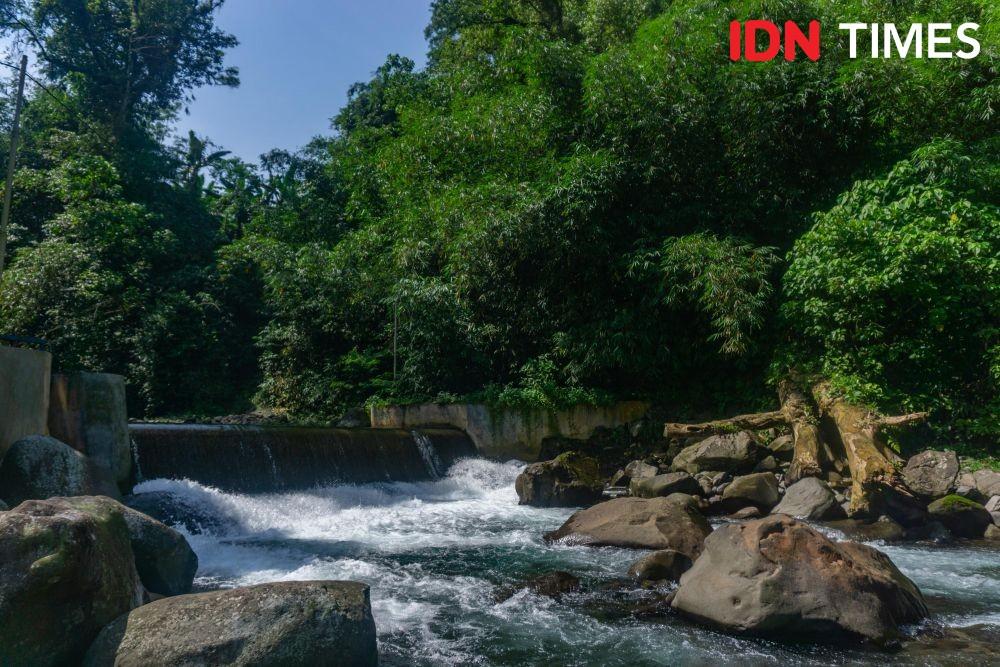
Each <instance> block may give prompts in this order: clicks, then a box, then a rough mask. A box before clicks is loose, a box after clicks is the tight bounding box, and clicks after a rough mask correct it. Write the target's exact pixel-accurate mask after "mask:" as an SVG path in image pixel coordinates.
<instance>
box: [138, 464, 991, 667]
mask: <svg viewBox="0 0 1000 667" xmlns="http://www.w3.org/2000/svg"><path fill="white" fill-rule="evenodd" d="M522 467H523V464H521V463H518V462H510V463H492V462H488V461H484V460H479V459H470V460H464V461H460V462H459V463H457V464H455V465H454V466H453V467H452V468H451V470H449V471H448V473H447V475H446V476H444V477H442V478H441V479H438V480H436V481H433V482H420V483H385V484H368V485H361V486H353V485H342V486H331V487H324V488H317V489H313V490H311V491H303V492H289V493H280V494H263V495H237V494H230V493H223V492H221V491H218V490H216V489H212V488H209V487H205V486H202V485H200V484H197V483H194V482H189V481H176V480H154V481H147V482H144V483H142V484H140V485H139V486H138V487H137V488H136V489H135V491H136V493H141V492H151V491H165V492H169V493H171V494H172V495H173V496H174V497H175V499H176V502H177V504H178V505H182V506H188V507H192V508H196V509H197V510H198V511H199V513H201V514H204V515H207V516H210V517H212V519H213V521H212V523H211V524H210V525H208V526H206V529H205V530H204V531H203V532H200V533H197V534H191V533H187V532H186V531H185V532H186V534H187V537H188V539H189V540H190V542H191V544H192V546H193V547H194V549H195V550H196V551H197V553H198V556H199V561H200V568H199V573H198V582H197V583H198V584H199V585H201V586H203V587H218V586H224V587H225V586H240V585H249V584H255V583H262V582H268V581H291V580H310V579H350V580H357V581H364V582H366V583H368V584H370V585H371V587H372V607H373V613H374V615H375V620H376V624H377V626H378V631H379V645H380V652H381V654H382V662H383V664H385V665H413V664H416V665H445V664H454V665H477V664H481V665H591V664H594V665H668V664H713V665H727V664H741V665H747V664H750V665H756V664H787V663H795V664H816V665H821V664H830V663H831V662H836V663H841V662H852V663H869V664H875V663H880V664H907V663H910V662H913V661H912V660H908V659H907V658H906V657H905V656H897V657H892V656H884V655H880V656H871V655H870V654H864V653H860V652H844V651H833V649H830V648H826V647H809V646H799V647H787V646H782V645H778V644H775V643H771V642H764V641H756V640H747V639H741V638H735V637H730V636H726V635H722V634H718V633H714V632H711V631H708V630H705V629H703V628H697V627H694V626H692V625H690V624H687V623H685V622H683V621H681V620H679V619H677V618H665V619H662V620H640V619H636V618H633V617H631V616H629V615H628V614H627V613H617V614H616V613H606V612H594V611H593V608H591V607H588V604H587V602H588V598H587V596H588V595H591V596H593V595H594V593H582V594H580V596H579V599H576V600H575V601H571V602H565V601H564V602H562V603H557V602H554V601H552V600H549V599H546V598H540V597H538V596H535V595H533V594H530V593H527V592H521V593H518V594H516V595H514V596H513V597H512V598H510V599H508V600H506V601H504V602H497V600H496V598H495V594H496V590H497V588H498V587H502V586H508V585H510V584H513V583H516V582H519V581H523V580H524V579H526V578H530V577H531V576H534V575H538V574H542V573H545V572H551V571H553V570H567V571H570V572H573V573H575V574H577V575H578V576H581V577H582V578H583V579H584V581H585V583H586V584H587V585H586V587H585V588H586V589H587V590H588V591H594V590H598V589H600V588H601V585H602V584H603V583H605V582H610V581H612V580H615V579H619V578H621V577H623V576H624V574H625V572H626V571H627V569H628V567H629V565H630V564H631V563H632V562H633V561H634V560H636V559H637V558H638V557H639V556H640V555H641V554H640V553H636V552H634V551H625V550H620V549H591V548H587V547H580V546H570V545H557V546H548V545H546V544H545V543H544V542H543V540H542V535H543V534H544V533H545V532H547V531H549V530H552V529H554V528H556V527H558V526H559V525H560V524H561V523H562V522H563V521H565V519H566V518H567V517H568V516H569V515H570V514H571V511H570V510H563V509H549V510H542V509H536V508H528V507H521V506H519V505H518V504H517V495H516V493H515V491H514V479H515V478H516V476H517V474H518V473H519V472H520V470H521V469H522ZM178 528H179V529H180V530H184V529H183V527H180V526H178ZM877 546H879V548H881V549H883V550H884V551H886V552H887V553H888V554H889V555H890V556H891V557H892V559H893V560H894V561H895V562H896V563H897V565H898V566H899V567H900V569H902V570H903V572H904V573H906V574H907V575H908V576H910V577H911V578H913V579H914V581H915V582H916V583H917V584H918V585H919V586H920V587H921V589H922V590H924V592H925V594H926V595H927V596H928V599H929V602H930V603H931V606H932V609H933V610H934V611H935V614H936V616H937V620H939V621H942V622H945V623H947V624H950V625H952V626H954V627H957V628H968V627H973V626H977V627H981V626H984V625H985V626H987V627H992V628H993V629H994V630H998V629H1000V563H998V560H1000V559H998V558H997V553H998V552H997V551H996V550H988V549H985V548H982V549H976V548H972V549H964V548H963V549H943V548H937V547H929V546H885V545H877ZM636 594H637V595H643V594H644V593H642V592H641V591H637V592H636ZM998 631H1000V630H998ZM928 664H935V663H934V662H933V661H931V662H930V663H928Z"/></svg>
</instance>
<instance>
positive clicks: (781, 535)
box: [672, 515, 927, 645]
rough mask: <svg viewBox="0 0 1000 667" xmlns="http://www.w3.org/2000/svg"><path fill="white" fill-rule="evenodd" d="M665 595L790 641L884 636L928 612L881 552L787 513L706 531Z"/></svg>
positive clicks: (714, 619)
mask: <svg viewBox="0 0 1000 667" xmlns="http://www.w3.org/2000/svg"><path fill="white" fill-rule="evenodd" d="M672 604H673V607H674V609H676V610H677V611H679V612H681V613H683V614H685V615H686V616H689V617H691V618H693V619H695V620H698V621H701V622H704V623H707V624H710V625H712V626H715V627H718V628H722V629H725V630H729V631H733V632H738V633H748V634H753V635H762V636H768V637H774V638H778V639H784V640H789V641H799V640H818V641H827V642H835V641H840V640H843V639H855V640H866V641H869V642H872V643H874V644H877V645H883V644H887V643H889V642H892V641H895V640H896V639H898V638H899V636H900V626H901V625H903V624H907V623H913V622H916V621H919V620H920V619H922V618H924V617H926V616H927V606H926V605H925V604H924V599H923V596H922V595H921V594H920V591H919V590H918V589H917V587H916V586H915V585H914V584H913V582H911V581H910V580H909V579H907V578H906V577H905V576H903V574H902V573H900V571H899V570H898V569H897V568H896V566H895V565H894V564H893V563H892V561H891V560H889V557H888V556H886V555H885V554H883V553H881V552H880V551H877V550H875V549H873V548H871V547H868V546H866V545H863V544H855V543H852V542H833V541H831V540H829V539H828V538H826V537H825V536H824V535H823V534H822V533H820V532H818V531H816V530H814V529H813V528H811V527H809V526H808V525H806V524H804V523H802V522H799V521H797V520H795V519H792V518H791V517H788V516H784V515H776V516H770V517H766V518H764V519H760V520H759V521H751V522H748V523H742V524H729V525H726V526H723V527H722V528H719V529H718V530H716V531H715V532H714V533H712V535H710V536H709V537H708V539H707V540H706V541H705V549H704V552H703V553H702V555H701V557H700V558H699V559H698V560H696V561H695V564H694V567H692V568H691V569H690V570H688V571H687V572H686V573H685V574H684V576H682V577H681V583H680V587H679V588H678V590H677V595H676V597H675V598H674V600H673V603H672Z"/></svg>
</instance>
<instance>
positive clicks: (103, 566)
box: [0, 497, 142, 667]
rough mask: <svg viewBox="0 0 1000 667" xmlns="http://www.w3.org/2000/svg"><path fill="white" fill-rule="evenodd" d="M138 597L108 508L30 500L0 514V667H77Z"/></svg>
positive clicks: (113, 508) (101, 501) (119, 520)
mask: <svg viewBox="0 0 1000 667" xmlns="http://www.w3.org/2000/svg"><path fill="white" fill-rule="evenodd" d="M141 597H142V586H141V585H140V583H139V577H138V575H137V574H136V570H135V564H134V562H133V559H132V547H131V545H130V544H129V535H128V527H127V526H126V524H125V519H124V517H123V516H122V506H121V505H119V504H118V503H116V502H115V501H113V500H111V499H109V498H86V497H84V498H53V499H51V500H45V501H39V500H32V501H28V502H25V503H23V504H21V505H20V506H18V507H16V508H15V509H13V510H11V511H9V512H4V513H2V514H0V664H3V665H31V666H32V667H45V666H46V665H68V664H79V662H80V660H81V659H82V658H83V655H84V653H85V652H86V650H87V647H88V646H90V643H91V642H92V641H93V640H94V638H95V637H97V634H98V633H99V632H100V631H101V628H103V627H104V626H105V625H107V624H108V623H110V622H111V621H113V620H114V619H116V618H117V617H119V616H120V615H121V614H124V613H126V612H128V611H129V610H130V609H132V608H134V607H136V606H138V605H139V603H140V602H141Z"/></svg>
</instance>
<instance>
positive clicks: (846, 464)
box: [663, 379, 927, 516]
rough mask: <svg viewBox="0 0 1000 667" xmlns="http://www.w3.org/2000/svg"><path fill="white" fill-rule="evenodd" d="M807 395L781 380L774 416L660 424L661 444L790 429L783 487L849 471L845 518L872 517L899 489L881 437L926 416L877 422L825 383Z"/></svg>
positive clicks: (897, 461)
mask: <svg viewBox="0 0 1000 667" xmlns="http://www.w3.org/2000/svg"><path fill="white" fill-rule="evenodd" d="M811 393H812V396H811V397H810V396H809V395H808V393H807V392H806V391H804V390H803V389H802V387H801V385H800V384H799V383H797V382H796V381H795V380H793V379H786V380H783V381H782V382H781V383H779V386H778V396H779V398H780V399H781V409H780V410H776V411H773V412H761V413H757V414H751V415H740V416H738V417H732V418H730V419H720V420H716V421H710V422H704V423H701V424H666V425H665V426H664V429H663V435H664V437H666V438H695V437H708V436H712V435H719V434H723V433H732V432H734V431H760V430H763V429H767V428H772V427H774V426H784V425H788V426H791V428H792V433H793V437H794V442H795V451H794V454H793V457H792V464H791V466H790V467H789V469H788V473H787V480H788V483H789V484H794V483H795V482H797V481H798V480H800V479H802V478H803V477H825V476H826V473H829V472H837V473H845V474H846V473H847V471H848V470H849V471H850V473H849V474H850V478H851V505H850V510H849V514H850V515H851V516H872V515H875V514H877V513H878V512H879V511H881V509H882V507H883V501H884V500H885V496H886V494H887V493H888V492H890V491H893V490H897V489H902V488H903V487H902V484H901V482H900V480H899V475H898V473H897V466H898V465H899V464H900V463H901V461H900V458H899V457H898V456H897V455H896V454H895V452H893V451H892V450H891V449H890V448H889V447H888V445H886V443H885V440H884V438H883V437H882V431H883V430H884V429H886V428H895V427H902V426H909V425H912V424H915V423H918V422H921V421H924V420H925V419H926V418H927V414H926V413H916V414H911V415H904V416H899V417H878V416H876V415H874V414H873V413H872V412H871V411H870V410H868V409H866V408H864V407H861V406H859V405H855V404H853V403H850V402H848V401H847V400H845V399H844V398H843V397H841V396H838V395H837V394H836V393H835V392H834V391H833V390H832V388H831V387H830V385H829V384H828V383H826V382H820V383H818V384H816V385H814V386H813V387H812V392H811ZM821 418H822V419H823V420H824V423H825V422H826V421H827V420H828V421H829V423H830V424H831V425H832V429H831V430H832V431H835V434H834V435H833V437H834V438H836V440H828V439H827V438H825V437H824V432H823V430H822V429H821V428H820V419H821ZM837 440H839V442H837ZM831 445H836V446H831Z"/></svg>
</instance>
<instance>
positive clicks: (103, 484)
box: [0, 435, 119, 507]
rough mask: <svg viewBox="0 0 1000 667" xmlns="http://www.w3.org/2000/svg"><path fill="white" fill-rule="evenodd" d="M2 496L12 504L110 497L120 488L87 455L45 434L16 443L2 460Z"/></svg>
mask: <svg viewBox="0 0 1000 667" xmlns="http://www.w3.org/2000/svg"><path fill="white" fill-rule="evenodd" d="M0 495H2V497H3V500H4V501H5V502H6V503H7V504H8V505H10V506H11V507H14V506H17V505H20V504H21V503H23V502H24V501H25V500H46V499H48V498H56V497H72V496H109V497H112V498H117V497H119V496H118V489H117V487H116V486H115V484H114V483H113V482H112V481H111V479H110V478H109V477H107V476H106V475H105V474H103V473H102V471H101V470H99V469H98V468H95V467H94V466H93V465H91V463H90V461H88V460H87V457H86V456H84V455H83V454H81V453H80V452H78V451H76V450H75V449H73V448H72V447H70V446H69V445H66V444H65V443H62V442H59V441H58V440H56V439H55V438H50V437H48V436H44V435H32V436H28V437H27V438H23V439H21V440H18V441H17V442H15V443H14V444H13V445H12V446H11V448H10V451H8V452H7V456H6V457H4V460H3V462H2V463H0Z"/></svg>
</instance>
